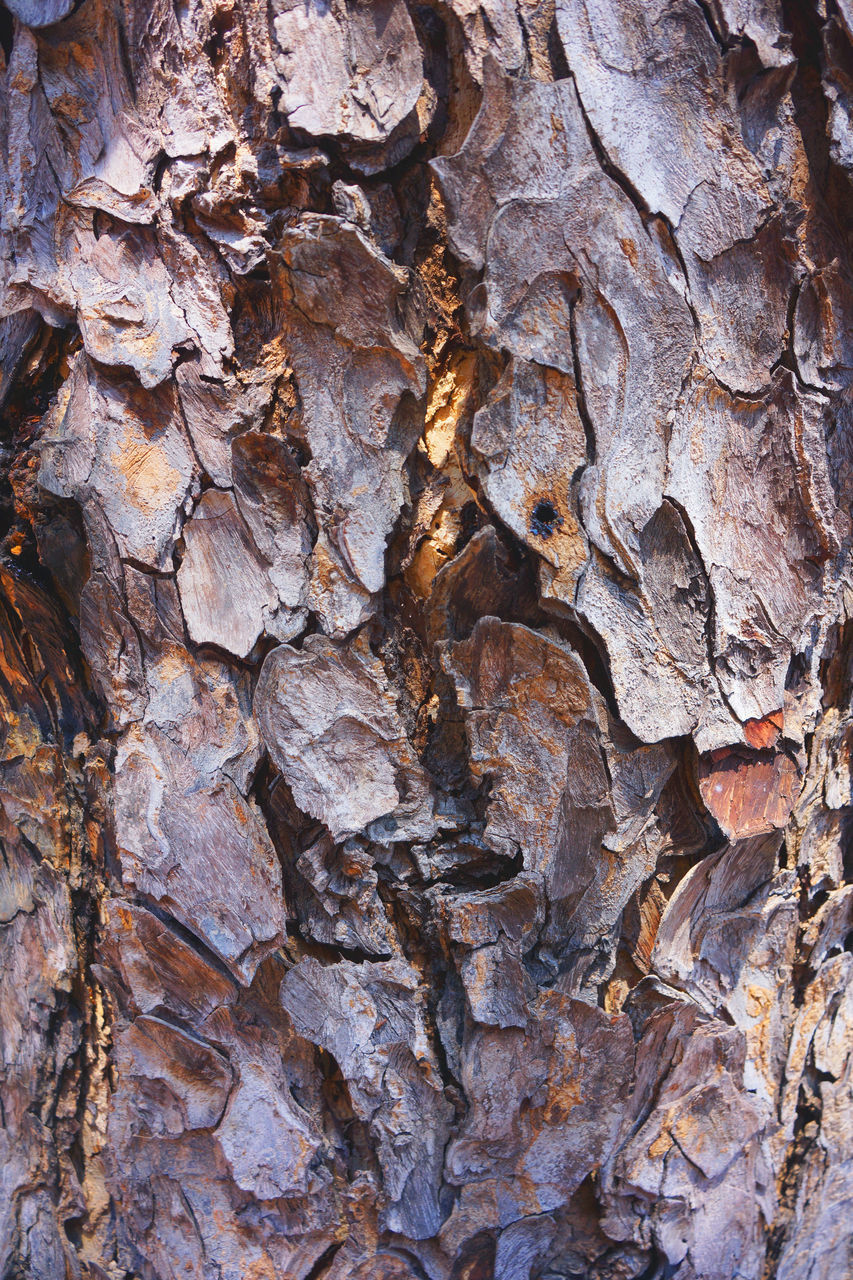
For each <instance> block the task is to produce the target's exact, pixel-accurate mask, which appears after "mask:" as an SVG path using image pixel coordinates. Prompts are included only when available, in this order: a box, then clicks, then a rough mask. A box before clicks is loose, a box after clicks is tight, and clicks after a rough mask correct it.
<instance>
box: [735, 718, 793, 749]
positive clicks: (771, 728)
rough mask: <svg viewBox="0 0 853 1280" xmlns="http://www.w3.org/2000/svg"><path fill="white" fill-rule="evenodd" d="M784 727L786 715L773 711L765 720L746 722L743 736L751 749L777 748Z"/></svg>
mask: <svg viewBox="0 0 853 1280" xmlns="http://www.w3.org/2000/svg"><path fill="white" fill-rule="evenodd" d="M784 725H785V717H784V713H783V712H782V711H771V713H770V715H769V716H765V717H764V719H763V720H745V721H744V725H743V736H744V737H745V738H746V740H747V742H748V743H749V745H750V746H751V747H775V745H776V741H777V739H778V737H779V734H780V733H781V732H782V729H783V728H784Z"/></svg>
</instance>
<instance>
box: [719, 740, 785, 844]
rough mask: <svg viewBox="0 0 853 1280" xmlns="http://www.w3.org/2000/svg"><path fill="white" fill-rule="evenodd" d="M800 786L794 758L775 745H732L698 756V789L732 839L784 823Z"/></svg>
mask: <svg viewBox="0 0 853 1280" xmlns="http://www.w3.org/2000/svg"><path fill="white" fill-rule="evenodd" d="M799 788H800V774H799V770H798V768H797V765H796V763H795V761H793V760H792V759H791V758H790V756H786V755H783V754H782V753H781V752H778V751H770V750H764V751H749V750H747V749H745V748H734V749H731V750H727V751H714V752H711V753H709V754H708V755H706V756H702V757H701V759H700V761H699V790H700V792H701V794H702V799H703V800H704V801H705V804H706V805H707V807H708V809H709V811H710V812H711V813H712V814H713V815H714V817H715V818H716V820H717V822H718V823H719V824H720V827H721V828H722V830H723V831H724V832H725V834H726V835H727V836H728V837H729V838H730V839H732V840H740V839H744V838H745V837H747V836H757V835H761V834H762V833H764V832H767V831H773V830H775V829H776V828H778V827H784V825H785V823H786V822H787V821H788V818H789V816H790V813H791V810H792V809H793V807H794V801H795V800H796V798H797V793H798V791H799Z"/></svg>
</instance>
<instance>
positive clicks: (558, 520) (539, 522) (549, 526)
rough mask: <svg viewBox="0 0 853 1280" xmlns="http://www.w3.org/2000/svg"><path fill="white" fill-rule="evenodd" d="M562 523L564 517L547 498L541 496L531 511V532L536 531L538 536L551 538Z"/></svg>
mask: <svg viewBox="0 0 853 1280" xmlns="http://www.w3.org/2000/svg"><path fill="white" fill-rule="evenodd" d="M562 523H563V517H562V516H561V515H560V514H559V512H558V511H557V508H556V507H555V506H554V504H553V502H549V501H548V499H547V498H540V499H539V501H538V502H537V503H536V506H535V507H534V508H533V510H532V512H531V513H530V532H531V533H535V534H536V536H537V538H550V536H551V534H552V533H553V532H554V530H555V529H559V527H560V525H561V524H562Z"/></svg>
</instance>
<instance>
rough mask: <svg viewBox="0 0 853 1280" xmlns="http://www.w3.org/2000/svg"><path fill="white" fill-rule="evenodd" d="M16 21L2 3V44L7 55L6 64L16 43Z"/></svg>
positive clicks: (0, 15)
mask: <svg viewBox="0 0 853 1280" xmlns="http://www.w3.org/2000/svg"><path fill="white" fill-rule="evenodd" d="M14 32H15V21H14V19H13V17H12V15H11V13H10V12H9V10H8V9H7V8H6V6H5V4H0V45H2V46H3V52H4V53H5V55H6V65H7V66H8V64H9V59H10V58H11V56H12V46H13V44H14Z"/></svg>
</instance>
